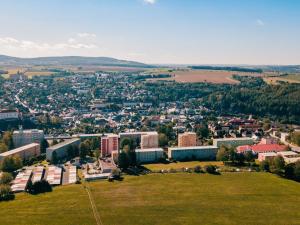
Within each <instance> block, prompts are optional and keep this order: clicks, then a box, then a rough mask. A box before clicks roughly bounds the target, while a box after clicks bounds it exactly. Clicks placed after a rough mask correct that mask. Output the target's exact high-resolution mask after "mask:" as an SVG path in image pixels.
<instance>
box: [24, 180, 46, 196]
mask: <svg viewBox="0 0 300 225" xmlns="http://www.w3.org/2000/svg"><path fill="white" fill-rule="evenodd" d="M27 190H28V192H29V193H31V194H39V193H45V192H51V191H52V187H51V185H50V184H49V183H48V181H46V180H40V181H37V182H35V183H33V184H32V183H31V182H30V183H29V184H28V187H27Z"/></svg>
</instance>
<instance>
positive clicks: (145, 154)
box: [135, 148, 164, 164]
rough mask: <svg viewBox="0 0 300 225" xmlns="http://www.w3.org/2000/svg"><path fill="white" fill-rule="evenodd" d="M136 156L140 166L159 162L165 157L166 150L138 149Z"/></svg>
mask: <svg viewBox="0 0 300 225" xmlns="http://www.w3.org/2000/svg"><path fill="white" fill-rule="evenodd" d="M135 155H136V162H137V163H138V164H142V163H151V162H158V161H159V160H160V159H162V158H163V157H164V150H163V149H162V148H149V149H137V150H135Z"/></svg>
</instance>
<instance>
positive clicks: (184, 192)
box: [0, 172, 300, 225]
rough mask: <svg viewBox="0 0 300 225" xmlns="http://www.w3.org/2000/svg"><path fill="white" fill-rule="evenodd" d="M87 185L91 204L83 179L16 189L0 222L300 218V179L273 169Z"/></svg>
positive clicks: (138, 224)
mask: <svg viewBox="0 0 300 225" xmlns="http://www.w3.org/2000/svg"><path fill="white" fill-rule="evenodd" d="M87 186H88V187H89V190H90V193H91V198H92V199H93V201H92V202H93V204H91V203H90V200H89V197H88V194H87V191H86V190H85V188H84V185H83V184H78V185H71V186H63V187H57V188H54V190H53V192H52V193H47V194H40V195H37V196H32V195H28V194H17V196H16V199H15V200H14V201H10V202H2V203H0V218H1V224H10V225H17V224H18V225H31V224H34V225H39V224H41V225H42V224H50V225H51V224H53V225H54V224H55V225H57V224H60V225H70V224H76V225H81V224H82V225H87V224H88V225H93V224H101V225H116V224H118V225H133V224H134V225H153V224H157V225H169V224H174V225H181V224H185V225H190V224H191V225H194V224H228V225H229V224H230V225H235V224H243V225H248V224H253V225H257V224H272V225H277V224H278V225H280V224H282V225H287V224H289V225H294V224H295V225H296V224H299V223H300V222H299V221H300V211H299V210H298V208H297V207H298V206H299V205H300V184H299V183H296V182H294V181H290V180H285V179H282V178H279V177H277V176H276V175H272V174H269V173H249V172H248V173H224V174H222V175H209V174H188V173H176V174H150V175H144V176H125V178H124V180H123V181H115V182H107V181H95V182H90V183H88V185H87ZM92 205H93V208H94V210H96V211H97V213H98V216H99V217H97V216H95V215H94V213H93V212H94V211H93V210H92ZM95 217H96V218H98V223H97V222H96V219H95Z"/></svg>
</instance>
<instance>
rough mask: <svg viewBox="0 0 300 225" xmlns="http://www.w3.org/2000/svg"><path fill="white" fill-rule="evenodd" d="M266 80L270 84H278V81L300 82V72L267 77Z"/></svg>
mask: <svg viewBox="0 0 300 225" xmlns="http://www.w3.org/2000/svg"><path fill="white" fill-rule="evenodd" d="M264 80H265V82H266V83H268V84H277V83H278V82H280V81H282V82H288V83H298V84H299V83H300V74H288V75H284V76H278V77H266V78H264Z"/></svg>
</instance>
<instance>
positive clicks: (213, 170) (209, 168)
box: [204, 165, 217, 174]
mask: <svg viewBox="0 0 300 225" xmlns="http://www.w3.org/2000/svg"><path fill="white" fill-rule="evenodd" d="M204 169H205V171H206V172H207V173H210V174H215V173H216V172H217V168H216V167H215V166H214V165H207V166H205V167H204Z"/></svg>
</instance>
